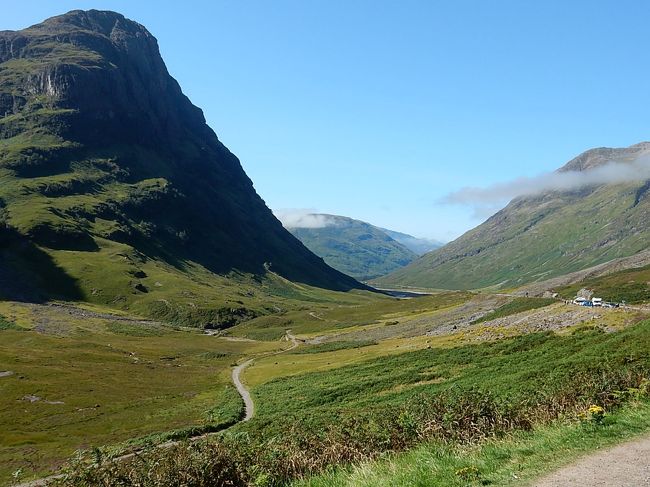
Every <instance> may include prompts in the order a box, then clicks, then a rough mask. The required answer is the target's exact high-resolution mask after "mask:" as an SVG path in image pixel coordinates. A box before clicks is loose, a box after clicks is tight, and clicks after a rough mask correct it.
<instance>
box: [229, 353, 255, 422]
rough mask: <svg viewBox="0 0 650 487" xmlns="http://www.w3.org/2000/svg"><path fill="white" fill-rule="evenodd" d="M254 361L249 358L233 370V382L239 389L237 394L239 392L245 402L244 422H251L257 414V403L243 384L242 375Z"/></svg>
mask: <svg viewBox="0 0 650 487" xmlns="http://www.w3.org/2000/svg"><path fill="white" fill-rule="evenodd" d="M253 360H254V359H252V358H249V359H248V360H246V362H242V363H241V364H239V365H238V366H237V367H235V368H234V369H232V381H233V383H234V384H235V387H236V388H237V392H239V395H240V396H241V398H242V399H243V400H244V411H245V412H246V413H245V414H244V418H243V419H242V421H249V420H250V419H252V417H253V414H254V413H255V403H254V402H253V398H252V397H251V393H250V391H249V390H248V389H247V388H246V386H244V384H242V382H241V373H242V372H243V371H244V369H246V367H248V366H249V365H250V364H252V363H253Z"/></svg>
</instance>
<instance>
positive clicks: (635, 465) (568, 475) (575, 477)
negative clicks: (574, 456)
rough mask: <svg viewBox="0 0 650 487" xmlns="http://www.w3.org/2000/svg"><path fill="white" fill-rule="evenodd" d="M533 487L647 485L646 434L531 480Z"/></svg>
mask: <svg viewBox="0 0 650 487" xmlns="http://www.w3.org/2000/svg"><path fill="white" fill-rule="evenodd" d="M532 486H533V487H568V486H571V487H643V486H650V437H646V438H641V439H639V440H636V441H632V442H628V443H624V444H622V445H619V446H616V447H614V448H610V449H607V450H603V451H602V452H600V453H596V454H594V455H590V456H588V457H586V458H583V459H582V460H579V461H578V462H576V463H574V464H572V465H568V466H566V467H564V468H562V469H560V470H558V471H557V472H555V473H553V474H551V475H549V476H547V477H544V478H543V479H541V480H539V481H537V482H536V483H535V482H533V484H532Z"/></svg>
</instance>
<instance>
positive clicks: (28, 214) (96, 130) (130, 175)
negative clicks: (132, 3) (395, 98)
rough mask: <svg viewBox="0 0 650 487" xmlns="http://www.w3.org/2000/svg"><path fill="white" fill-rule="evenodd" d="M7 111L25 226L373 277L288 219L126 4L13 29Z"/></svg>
mask: <svg viewBox="0 0 650 487" xmlns="http://www.w3.org/2000/svg"><path fill="white" fill-rule="evenodd" d="M0 117H2V118H0V180H2V181H3V186H0V200H1V201H4V205H0V224H3V225H6V226H7V227H8V228H11V229H12V235H13V234H14V233H15V234H17V235H20V236H23V237H27V238H28V239H29V240H31V241H33V242H35V243H38V244H40V245H43V246H46V247H48V246H49V247H51V248H59V249H65V248H71V249H77V250H79V249H81V250H88V251H92V250H95V249H96V248H97V245H98V244H97V239H98V238H99V237H101V238H105V239H109V240H115V241H118V242H123V243H128V244H129V245H132V246H133V247H135V248H136V249H138V250H139V251H141V252H143V253H144V254H146V255H155V256H157V257H159V258H163V259H166V260H168V261H169V262H172V263H178V262H180V261H186V260H187V261H193V262H197V263H199V264H201V265H203V266H205V267H206V268H208V269H210V270H212V271H214V272H219V273H227V272H230V271H234V270H236V271H244V272H251V273H260V274H261V273H264V272H265V264H267V267H268V266H269V265H271V266H272V270H273V271H275V272H277V273H279V274H281V275H283V276H284V277H286V278H288V279H290V280H293V281H298V282H304V283H308V284H313V285H317V286H323V287H328V288H333V289H349V288H351V287H358V286H360V285H359V284H358V283H356V281H354V280H353V279H351V278H349V277H348V276H345V275H343V274H341V273H339V272H337V271H334V270H333V269H331V268H330V267H328V266H327V265H326V264H325V263H324V262H323V261H322V259H320V258H318V257H316V256H314V255H313V254H312V253H311V252H309V251H308V250H307V249H306V248H305V247H304V246H303V245H302V244H301V243H300V242H299V241H298V240H297V239H295V238H294V237H293V236H292V235H290V234H289V233H288V232H287V231H286V230H285V229H284V228H283V227H282V225H281V224H280V223H279V222H278V221H277V220H276V219H275V217H274V216H273V215H272V213H271V212H270V210H269V209H268V208H267V207H266V205H265V204H264V202H263V201H262V199H261V198H260V197H259V196H258V195H257V194H256V192H255V190H254V188H253V185H252V182H251V181H250V179H249V178H248V177H247V176H246V174H245V173H244V171H243V169H242V167H241V165H240V163H239V161H238V159H237V158H236V157H235V156H234V155H233V154H232V153H231V152H230V151H229V150H228V149H227V148H226V147H225V146H224V145H223V144H222V143H221V142H220V141H219V140H218V138H217V136H216V135H215V134H214V132H213V131H212V130H211V129H210V128H209V127H208V126H207V124H206V123H205V119H204V117H203V114H202V112H201V110H200V109H199V108H197V107H195V106H194V105H192V103H191V102H190V101H189V99H188V98H187V97H186V96H185V95H184V94H183V93H182V91H181V89H180V87H179V85H178V83H177V82H176V80H174V79H173V78H172V77H171V76H170V75H169V73H168V72H167V68H166V67H165V64H164V62H163V60H162V58H161V56H160V53H159V50H158V44H157V41H156V39H155V38H154V37H153V36H152V35H151V34H150V33H149V32H148V31H147V30H146V29H145V28H144V27H143V26H141V25H139V24H137V23H136V22H133V21H130V20H128V19H125V18H124V17H123V16H122V15H120V14H117V13H114V12H103V11H96V10H90V11H73V12H70V13H68V14H65V15H62V16H59V17H54V18H51V19H49V20H47V21H45V22H43V23H42V24H38V25H35V26H32V27H29V28H27V29H25V30H22V31H18V32H9V31H4V32H0ZM2 206H4V207H3V208H2Z"/></svg>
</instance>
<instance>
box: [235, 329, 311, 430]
mask: <svg viewBox="0 0 650 487" xmlns="http://www.w3.org/2000/svg"><path fill="white" fill-rule="evenodd" d="M285 337H286V339H287V340H290V341H291V346H290V347H289V348H285V349H284V350H280V351H279V352H271V353H267V354H264V355H262V356H260V357H259V358H262V357H270V356H271V355H279V354H281V353H285V352H288V351H289V350H293V349H294V348H296V347H297V346H298V339H297V338H296V337H295V336H294V335H292V334H291V330H287V331H286V332H285ZM254 361H255V359H254V358H250V359H248V360H246V361H245V362H242V363H241V364H239V365H238V366H237V367H235V368H234V369H232V381H233V383H234V384H235V387H236V388H237V392H239V395H240V396H241V398H242V399H243V400H244V410H245V411H246V413H245V414H244V418H243V419H242V420H241V421H242V422H245V421H250V420H251V419H252V418H253V415H254V414H255V403H254V402H253V398H252V397H251V393H250V391H249V390H248V389H247V388H246V386H245V385H244V384H243V383H242V381H241V374H242V372H243V371H244V370H246V368H247V367H249V366H250V365H251V364H252V363H253V362H254Z"/></svg>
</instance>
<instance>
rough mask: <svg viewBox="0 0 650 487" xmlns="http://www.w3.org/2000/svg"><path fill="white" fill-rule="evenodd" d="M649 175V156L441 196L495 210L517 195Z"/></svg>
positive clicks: (478, 212)
mask: <svg viewBox="0 0 650 487" xmlns="http://www.w3.org/2000/svg"><path fill="white" fill-rule="evenodd" d="M646 179H650V156H647V155H646V156H643V157H640V158H638V159H636V160H634V161H631V162H618V161H610V162H608V163H606V164H604V165H602V166H598V167H596V168H593V169H586V170H584V171H564V172H551V173H545V174H540V175H539V176H535V177H530V178H529V177H521V178H517V179H513V180H511V181H506V182H503V183H496V184H492V185H490V186H487V187H484V188H478V187H466V188H462V189H460V190H458V191H454V192H453V193H450V194H448V195H447V196H445V197H444V198H442V200H441V203H447V204H457V205H469V206H473V207H474V216H475V217H480V216H486V215H487V214H492V213H494V211H495V209H498V208H500V207H501V205H503V204H504V203H507V202H508V201H509V200H511V199H513V198H516V197H517V196H525V195H534V194H539V193H542V192H546V191H571V190H577V189H581V188H584V187H587V186H594V185H600V184H618V183H626V182H634V181H643V180H646Z"/></svg>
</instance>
